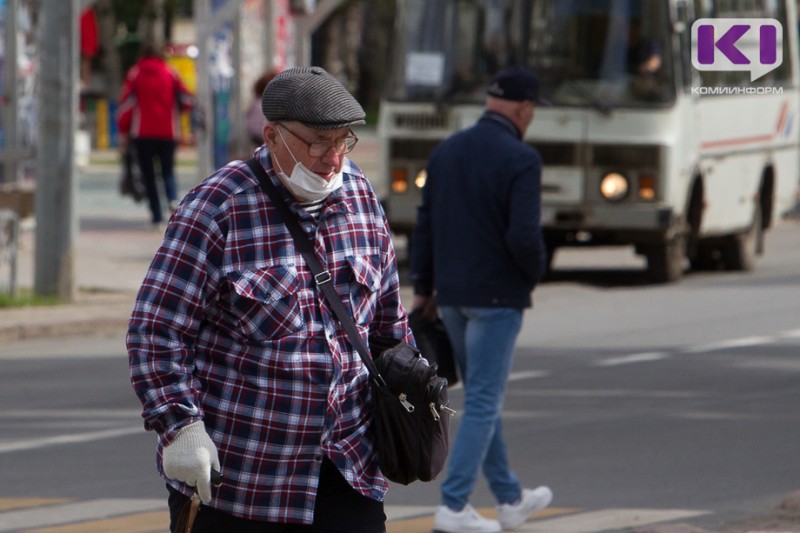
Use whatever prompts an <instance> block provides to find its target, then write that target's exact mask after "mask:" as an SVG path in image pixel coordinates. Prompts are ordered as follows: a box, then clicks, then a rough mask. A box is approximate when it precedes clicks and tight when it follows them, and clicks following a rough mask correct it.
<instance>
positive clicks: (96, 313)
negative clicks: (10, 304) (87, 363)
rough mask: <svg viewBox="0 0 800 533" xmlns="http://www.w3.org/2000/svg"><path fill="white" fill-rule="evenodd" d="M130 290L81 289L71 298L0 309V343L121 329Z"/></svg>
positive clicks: (130, 303) (130, 300) (130, 298)
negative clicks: (107, 291) (114, 291)
mask: <svg viewBox="0 0 800 533" xmlns="http://www.w3.org/2000/svg"><path fill="white" fill-rule="evenodd" d="M133 299H134V295H133V294H128V293H81V294H79V295H78V297H77V298H76V300H75V302H73V303H68V304H60V305H51V306H31V307H19V308H5V309H0V343H10V342H19V341H28V340H34V339H47V338H56V337H66V336H78V335H98V334H99V335H107V334H114V333H124V332H125V331H126V329H127V326H128V318H129V316H130V312H131V310H132V309H133Z"/></svg>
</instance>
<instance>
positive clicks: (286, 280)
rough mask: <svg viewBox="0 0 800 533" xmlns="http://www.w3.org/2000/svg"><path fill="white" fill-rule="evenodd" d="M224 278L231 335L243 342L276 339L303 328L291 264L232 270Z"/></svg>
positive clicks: (295, 274) (298, 284) (295, 278)
mask: <svg viewBox="0 0 800 533" xmlns="http://www.w3.org/2000/svg"><path fill="white" fill-rule="evenodd" d="M228 279H229V280H230V283H231V287H232V289H233V290H232V291H231V292H230V302H229V304H230V312H231V313H232V314H233V317H234V320H235V322H236V332H235V334H236V335H237V336H241V337H242V340H243V341H244V342H256V343H257V342H263V341H267V340H272V339H279V338H281V337H285V336H287V335H289V334H291V333H295V332H297V331H300V330H301V329H302V328H303V325H304V320H303V315H302V313H301V312H300V303H299V300H298V295H297V293H298V291H299V289H300V282H299V280H298V278H297V270H296V269H294V268H293V267H286V266H271V267H265V268H262V269H258V270H241V271H234V272H231V273H229V274H228Z"/></svg>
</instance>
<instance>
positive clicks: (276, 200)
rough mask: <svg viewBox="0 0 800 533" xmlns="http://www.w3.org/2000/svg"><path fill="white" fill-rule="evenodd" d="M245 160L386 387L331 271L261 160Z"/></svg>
mask: <svg viewBox="0 0 800 533" xmlns="http://www.w3.org/2000/svg"><path fill="white" fill-rule="evenodd" d="M246 163H247V166H249V167H250V170H252V171H253V174H255V176H256V177H257V178H258V181H259V183H260V184H261V189H262V190H263V191H264V193H266V195H267V196H269V199H270V200H272V205H274V206H275V209H277V210H278V213H279V214H280V216H281V218H282V219H283V223H284V224H286V227H287V228H288V230H289V233H291V234H292V238H293V239H294V242H295V245H296V246H297V251H299V252H300V255H302V256H303V258H304V259H305V260H306V263H308V268H309V269H311V273H312V274H313V275H314V281H315V282H316V284H317V287H319V288H320V290H322V294H324V295H325V297H326V298H327V299H328V303H329V304H330V305H331V307H332V308H333V311H334V313H336V316H337V317H338V318H339V322H341V323H342V326H343V327H344V330H345V332H346V333H347V336H348V337H350V342H351V343H352V344H353V346H354V347H355V349H356V351H357V352H358V355H359V356H361V360H362V361H364V364H365V365H367V369H368V370H369V372H370V374H371V375H372V379H373V380H375V381H376V382H377V383H378V384H379V385H381V386H385V382H384V381H383V377H382V376H381V374H380V372H378V369H377V368H376V367H375V362H374V361H373V360H372V357H371V356H370V354H369V350H368V349H367V346H366V345H365V344H364V340H363V339H362V338H361V336H360V335H359V334H358V329H357V328H356V324H355V322H353V317H352V316H350V313H348V312H347V309H345V307H344V304H343V303H342V300H341V298H339V295H338V294H337V293H336V290H335V289H334V288H333V285H332V284H331V283H330V281H331V273H330V272H328V271H327V270H325V269H323V268H322V264H321V263H320V262H319V259H318V258H317V256H316V254H314V244H313V243H312V242H311V240H310V239H309V238H308V236H307V235H306V233H305V232H304V231H303V228H301V227H300V223H299V222H298V221H297V217H295V216H294V214H293V213H292V212H291V211H290V210H289V206H287V205H286V202H284V201H283V198H281V195H280V194H279V193H278V189H276V188H275V185H273V184H272V182H271V181H270V179H269V176H267V173H266V171H265V170H264V167H262V166H261V163H259V162H258V160H257V159H256V158H255V157H251V158H250V159H248V160H247V161H246Z"/></svg>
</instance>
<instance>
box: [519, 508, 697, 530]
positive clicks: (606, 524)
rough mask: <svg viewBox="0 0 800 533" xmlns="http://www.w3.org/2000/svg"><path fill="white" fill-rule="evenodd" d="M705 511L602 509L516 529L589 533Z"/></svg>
mask: <svg viewBox="0 0 800 533" xmlns="http://www.w3.org/2000/svg"><path fill="white" fill-rule="evenodd" d="M704 514H708V511H692V510H685V509H603V510H600V511H590V512H587V513H579V514H576V515H570V516H565V517H561V518H552V519H548V520H533V521H530V522H527V523H525V524H523V525H522V526H521V527H520V528H518V529H517V531H525V532H527V533H592V532H596V531H606V530H609V529H614V530H616V529H622V528H629V527H637V526H645V525H651V524H657V523H660V522H668V521H672V520H679V519H684V518H690V517H693V516H700V515H704Z"/></svg>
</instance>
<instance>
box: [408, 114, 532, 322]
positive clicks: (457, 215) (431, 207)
mask: <svg viewBox="0 0 800 533" xmlns="http://www.w3.org/2000/svg"><path fill="white" fill-rule="evenodd" d="M541 169H542V162H541V157H540V156H539V153H538V152H537V151H536V150H535V149H534V148H532V147H531V146H529V145H527V144H525V143H524V142H522V141H521V139H520V134H519V132H518V131H517V128H516V127H515V126H514V125H513V123H511V122H510V121H509V120H508V119H506V118H505V117H503V116H502V115H499V114H497V113H493V112H486V113H484V115H483V116H482V117H481V119H480V120H479V121H478V122H477V123H476V124H475V125H474V126H472V127H471V128H469V129H466V130H464V131H461V132H458V133H456V134H454V135H453V136H452V137H450V138H449V139H447V140H445V141H444V142H443V143H442V144H440V145H439V146H437V147H436V149H435V150H434V151H433V153H432V154H431V156H430V159H429V161H428V167H427V172H428V177H427V182H426V184H425V187H424V189H423V190H422V204H421V205H420V206H419V208H418V213H417V226H416V228H415V230H414V235H413V240H412V243H413V246H412V252H411V254H412V256H411V260H412V262H411V276H412V280H413V281H414V293H415V294H421V295H430V294H432V293H433V290H434V289H435V290H436V300H437V303H438V304H439V305H445V306H470V307H513V308H525V307H530V306H531V291H532V290H533V288H534V286H535V285H536V283H537V282H538V281H539V279H540V278H541V277H542V275H543V274H544V271H545V268H546V250H545V245H544V240H543V238H542V230H541V227H540V226H539V212H540V206H541Z"/></svg>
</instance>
